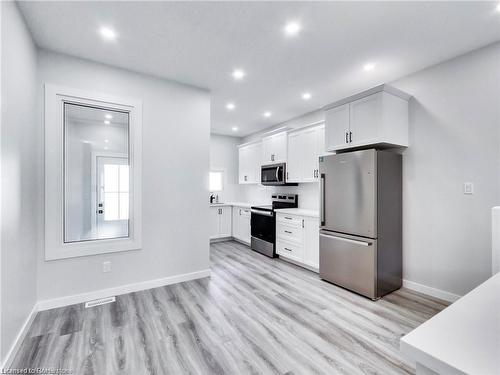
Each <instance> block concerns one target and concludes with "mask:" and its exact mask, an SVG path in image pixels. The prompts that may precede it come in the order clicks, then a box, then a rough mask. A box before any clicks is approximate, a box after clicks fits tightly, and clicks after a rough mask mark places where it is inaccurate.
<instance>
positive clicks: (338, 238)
mask: <svg viewBox="0 0 500 375" xmlns="http://www.w3.org/2000/svg"><path fill="white" fill-rule="evenodd" d="M319 276H320V277H321V278H322V279H324V280H327V281H330V282H332V283H334V284H337V285H339V286H342V287H344V288H346V289H349V290H352V291H353V292H356V293H359V294H362V295H364V296H366V297H369V298H371V299H376V298H377V297H378V296H377V287H376V279H377V240H370V239H366V238H359V237H353V236H345V235H340V234H338V233H328V234H327V233H324V232H323V231H322V232H320V235H319Z"/></svg>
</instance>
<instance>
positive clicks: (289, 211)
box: [275, 208, 319, 217]
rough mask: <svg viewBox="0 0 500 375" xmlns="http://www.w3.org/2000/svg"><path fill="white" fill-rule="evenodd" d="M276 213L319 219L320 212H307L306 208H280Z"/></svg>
mask: <svg viewBox="0 0 500 375" xmlns="http://www.w3.org/2000/svg"><path fill="white" fill-rule="evenodd" d="M275 211H276V212H280V213H284V214H289V215H298V216H311V217H319V211H316V210H307V209H305V208H278V209H277V210H275Z"/></svg>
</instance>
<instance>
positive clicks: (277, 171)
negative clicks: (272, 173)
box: [276, 167, 280, 182]
mask: <svg viewBox="0 0 500 375" xmlns="http://www.w3.org/2000/svg"><path fill="white" fill-rule="evenodd" d="M279 170H280V167H276V182H279V181H280V180H279V177H278V173H279Z"/></svg>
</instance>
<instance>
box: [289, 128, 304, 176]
mask: <svg viewBox="0 0 500 375" xmlns="http://www.w3.org/2000/svg"><path fill="white" fill-rule="evenodd" d="M303 155H304V150H303V137H302V132H296V133H291V134H289V135H288V162H287V165H286V167H287V180H288V181H289V182H301V177H302V158H303Z"/></svg>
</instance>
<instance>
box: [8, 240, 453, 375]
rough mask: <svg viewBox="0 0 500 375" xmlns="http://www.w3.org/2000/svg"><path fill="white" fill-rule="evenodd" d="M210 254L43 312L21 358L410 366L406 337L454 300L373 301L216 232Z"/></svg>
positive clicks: (101, 369) (264, 370) (300, 370)
mask: <svg viewBox="0 0 500 375" xmlns="http://www.w3.org/2000/svg"><path fill="white" fill-rule="evenodd" d="M210 259H211V268H212V275H211V277H210V278H205V279H201V280H195V281H190V282H185V283H181V284H176V285H171V286H166V287H162V288H156V289H150V290H146V291H141V292H137V293H130V294H126V295H122V296H118V297H117V301H116V302H115V303H112V304H108V305H103V306H98V307H94V308H89V309H85V308H84V306H83V305H81V304H80V305H73V306H68V307H64V308H59V309H53V310H48V311H43V312H40V313H38V315H37V316H36V318H35V321H34V322H33V324H32V326H31V328H30V330H29V333H28V336H27V337H26V339H25V340H24V342H23V344H22V347H21V349H20V351H19V352H18V353H17V356H16V358H15V360H14V363H13V366H12V367H13V368H26V367H28V368H62V369H69V370H72V371H73V373H74V374H102V375H113V374H130V375H140V374H160V375H161V374H204V375H205V374H361V373H370V374H373V373H378V374H407V373H414V372H415V368H414V364H413V363H411V362H409V361H408V360H407V359H405V358H404V357H403V356H402V355H401V353H400V352H399V338H400V337H401V336H403V335H404V334H406V333H407V332H409V331H411V330H412V329H413V328H415V327H417V326H418V325H420V324H421V323H423V322H424V321H426V320H427V319H429V318H430V317H431V316H433V315H434V314H436V313H437V312H439V311H440V310H442V309H443V308H444V307H446V303H444V302H442V301H439V300H436V299H434V298H429V297H426V296H423V295H421V294H418V293H414V292H411V291H409V290H405V289H402V290H399V291H397V292H395V293H392V294H390V295H388V296H386V297H384V298H382V299H381V300H379V301H377V302H372V301H370V300H368V299H366V298H364V297H361V296H358V295H356V294H353V293H350V292H348V291H346V290H344V289H342V288H339V287H336V286H334V285H332V284H329V283H327V282H324V281H322V280H320V279H319V277H318V275H317V274H315V273H313V272H310V271H307V270H305V269H302V268H300V267H296V266H294V265H291V264H289V263H287V262H285V261H282V260H276V259H270V258H266V257H264V256H262V255H260V254H257V253H255V252H253V251H251V250H250V249H249V248H248V247H246V246H244V245H241V244H238V243H236V242H221V243H217V244H212V245H211V256H210Z"/></svg>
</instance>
